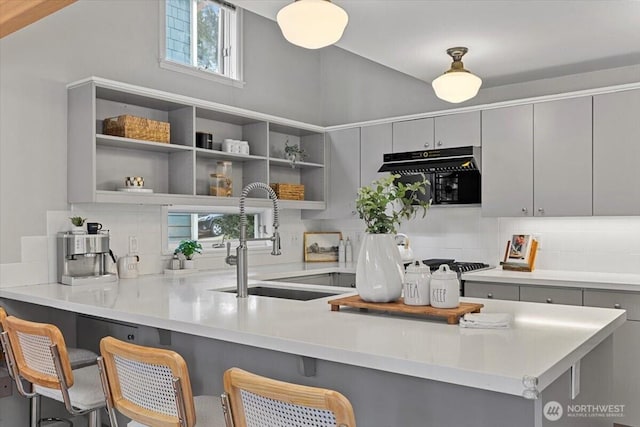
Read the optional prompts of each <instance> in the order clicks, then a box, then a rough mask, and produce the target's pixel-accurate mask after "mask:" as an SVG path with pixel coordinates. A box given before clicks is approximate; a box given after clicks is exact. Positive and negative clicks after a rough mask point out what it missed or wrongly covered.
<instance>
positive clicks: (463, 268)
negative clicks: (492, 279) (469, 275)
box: [422, 258, 490, 276]
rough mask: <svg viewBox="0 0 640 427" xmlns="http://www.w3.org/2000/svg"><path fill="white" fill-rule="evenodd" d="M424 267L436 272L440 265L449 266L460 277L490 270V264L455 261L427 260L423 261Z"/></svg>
mask: <svg viewBox="0 0 640 427" xmlns="http://www.w3.org/2000/svg"><path fill="white" fill-rule="evenodd" d="M422 263H423V264H424V265H428V266H429V268H430V269H431V271H436V270H437V269H438V268H439V267H440V265H442V264H447V265H448V266H449V269H451V270H452V271H455V272H457V273H458V276H459V275H460V274H462V273H466V272H469V271H476V270H485V269H488V268H490V266H489V264H484V263H482V262H464V261H456V260H454V259H438V258H433V259H425V260H423V261H422Z"/></svg>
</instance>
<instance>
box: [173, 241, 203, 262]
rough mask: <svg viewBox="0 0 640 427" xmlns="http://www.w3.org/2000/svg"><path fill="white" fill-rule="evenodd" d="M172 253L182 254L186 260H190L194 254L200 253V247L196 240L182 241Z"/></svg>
mask: <svg viewBox="0 0 640 427" xmlns="http://www.w3.org/2000/svg"><path fill="white" fill-rule="evenodd" d="M173 253H174V254H182V255H184V256H185V258H186V259H192V258H193V256H194V255H195V254H196V253H198V254H199V253H202V245H201V244H200V243H198V241H197V240H183V241H181V242H180V244H179V245H178V247H177V248H176V250H175V251H174V252H173Z"/></svg>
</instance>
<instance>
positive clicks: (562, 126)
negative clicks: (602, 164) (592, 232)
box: [523, 96, 593, 216]
mask: <svg viewBox="0 0 640 427" xmlns="http://www.w3.org/2000/svg"><path fill="white" fill-rule="evenodd" d="M591 102H592V101H591V97H590V96H588V97H581V98H570V99H561V100H558V101H549V102H542V103H538V104H534V107H533V113H534V120H533V135H534V136H533V146H534V150H533V189H534V194H533V202H534V212H533V215H534V216H590V215H591V214H592V179H593V178H592V130H591V128H592V126H591V124H592V120H591V118H592V108H591ZM523 161H524V159H523Z"/></svg>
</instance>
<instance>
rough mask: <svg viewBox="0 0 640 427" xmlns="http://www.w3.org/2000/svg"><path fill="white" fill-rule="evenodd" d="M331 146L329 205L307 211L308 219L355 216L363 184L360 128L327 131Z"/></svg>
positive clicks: (305, 214) (329, 147) (305, 213)
mask: <svg viewBox="0 0 640 427" xmlns="http://www.w3.org/2000/svg"><path fill="white" fill-rule="evenodd" d="M326 138H327V141H328V146H327V149H328V150H329V164H328V168H329V171H330V173H329V174H328V182H329V188H328V197H327V208H326V209H325V210H323V211H310V212H304V213H303V217H304V218H305V219H341V218H342V219H344V218H355V217H356V216H357V212H356V197H357V193H358V188H359V187H360V128H359V127H356V128H350V129H341V130H336V131H332V132H329V133H327V134H326Z"/></svg>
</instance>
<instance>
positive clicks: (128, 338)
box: [127, 334, 136, 341]
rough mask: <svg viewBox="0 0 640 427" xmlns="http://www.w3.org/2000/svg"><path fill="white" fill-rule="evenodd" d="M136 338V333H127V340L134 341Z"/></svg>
mask: <svg viewBox="0 0 640 427" xmlns="http://www.w3.org/2000/svg"><path fill="white" fill-rule="evenodd" d="M134 339H136V337H135V335H133V334H129V335H127V341H133V340H134Z"/></svg>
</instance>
